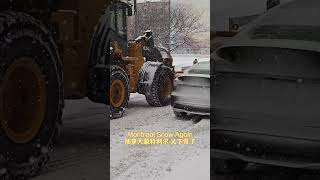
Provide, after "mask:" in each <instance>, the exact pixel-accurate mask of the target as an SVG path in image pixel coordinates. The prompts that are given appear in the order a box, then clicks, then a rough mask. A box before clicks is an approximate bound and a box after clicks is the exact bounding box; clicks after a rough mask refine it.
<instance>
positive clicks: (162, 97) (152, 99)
mask: <svg viewBox="0 0 320 180" xmlns="http://www.w3.org/2000/svg"><path fill="white" fill-rule="evenodd" d="M173 78H174V74H173V71H172V70H171V69H170V68H169V67H167V66H165V65H164V64H163V63H159V62H158V63H155V62H146V63H145V64H144V65H143V67H142V68H141V70H140V77H139V83H140V87H139V91H140V93H142V94H145V96H146V100H147V102H148V104H149V105H151V106H155V107H161V106H167V105H169V104H170V102H171V92H172V88H173Z"/></svg>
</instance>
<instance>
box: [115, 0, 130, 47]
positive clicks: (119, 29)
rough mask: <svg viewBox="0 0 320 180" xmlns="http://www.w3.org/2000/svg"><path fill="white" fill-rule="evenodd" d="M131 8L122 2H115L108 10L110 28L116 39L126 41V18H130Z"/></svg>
mask: <svg viewBox="0 0 320 180" xmlns="http://www.w3.org/2000/svg"><path fill="white" fill-rule="evenodd" d="M132 15H133V12H132V7H131V6H130V5H129V4H127V3H124V2H121V1H117V2H115V3H113V4H112V6H111V9H110V18H111V21H110V26H111V29H112V30H113V31H114V32H115V33H116V35H117V37H118V38H120V39H122V40H124V41H127V17H128V16H132Z"/></svg>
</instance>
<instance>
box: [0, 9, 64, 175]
mask: <svg viewBox="0 0 320 180" xmlns="http://www.w3.org/2000/svg"><path fill="white" fill-rule="evenodd" d="M62 76H63V72H62V64H61V62H60V59H59V54H58V51H57V47H56V46H55V43H54V40H53V38H52V36H51V33H50V32H49V31H47V30H46V28H45V27H44V26H43V25H42V24H41V22H40V21H38V20H36V19H34V18H33V17H31V16H29V15H26V14H23V13H17V12H1V13H0V147H1V148H0V156H3V157H4V159H5V161H6V165H7V167H6V168H7V171H8V172H9V174H11V176H12V177H13V179H17V178H21V177H30V176H35V175H36V174H37V172H38V171H39V170H40V168H41V166H43V165H44V163H45V162H46V161H47V160H48V148H49V147H51V145H52V143H51V142H52V139H53V137H54V134H55V132H56V131H57V128H58V123H61V116H62V109H63V104H64V101H63V77H62ZM0 168H1V167H0Z"/></svg>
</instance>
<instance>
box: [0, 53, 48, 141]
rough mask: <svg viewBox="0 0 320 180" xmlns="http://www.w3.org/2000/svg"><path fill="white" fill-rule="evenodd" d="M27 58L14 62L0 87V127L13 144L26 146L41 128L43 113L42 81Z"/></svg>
mask: <svg viewBox="0 0 320 180" xmlns="http://www.w3.org/2000/svg"><path fill="white" fill-rule="evenodd" d="M44 79H45V78H44V77H43V75H42V73H41V69H40V68H39V66H38V65H37V64H36V63H35V62H34V61H33V59H32V58H30V57H21V58H17V59H15V61H14V63H13V64H12V65H10V66H9V68H8V70H7V72H6V74H5V76H4V81H3V83H2V85H1V87H0V102H1V104H0V118H1V119H0V125H1V127H2V129H3V131H4V133H5V134H6V136H7V137H8V138H9V139H11V140H12V141H14V142H15V143H18V144H22V143H28V142H30V141H31V140H32V139H34V138H35V137H36V136H37V134H38V133H39V130H40V129H41V126H42V123H43V120H44V118H45V113H46V103H47V98H46V97H47V96H46V82H45V80H44Z"/></svg>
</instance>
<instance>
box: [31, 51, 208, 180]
mask: <svg viewBox="0 0 320 180" xmlns="http://www.w3.org/2000/svg"><path fill="white" fill-rule="evenodd" d="M195 58H198V60H199V61H204V60H209V58H208V56H190V55H189V56H176V57H174V59H175V61H174V65H177V66H184V65H186V66H191V65H192V62H193V60H194V59H195ZM106 112H107V110H106V106H105V105H103V104H95V103H92V102H90V101H89V100H88V99H83V100H67V101H66V107H65V109H64V114H63V122H64V125H63V129H62V132H61V137H60V138H59V142H58V144H57V145H56V146H55V148H54V151H53V152H52V153H51V160H50V162H49V164H48V167H47V168H46V169H44V170H43V171H42V172H41V174H40V176H38V177H36V178H34V180H52V179H61V180H105V179H106V174H107V172H108V170H107V169H108V167H107V159H108V158H107V157H108V149H109V147H108V145H107V141H106V138H105V130H106V128H107V114H106ZM209 127H210V122H209V120H202V121H200V122H199V123H197V124H193V122H192V121H182V120H177V119H176V118H175V117H174V114H173V112H172V109H171V107H170V106H167V107H158V108H155V107H151V106H149V105H148V104H147V102H146V100H145V97H144V96H142V95H138V94H131V96H130V102H129V107H128V108H127V112H126V114H125V116H124V117H123V118H120V119H115V120H112V121H111V122H110V139H111V142H110V147H111V149H110V155H111V157H110V160H111V167H110V174H111V180H153V179H155V180H161V179H163V180H173V179H174V180H176V179H181V178H185V180H189V179H190V180H194V179H201V180H209V173H210V159H209V153H210V150H209V148H210V128H209ZM137 131H142V132H163V133H167V132H176V131H185V132H191V133H192V134H193V138H194V139H195V141H194V144H192V145H178V144H177V145H126V144H125V138H126V136H127V134H128V132H137Z"/></svg>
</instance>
